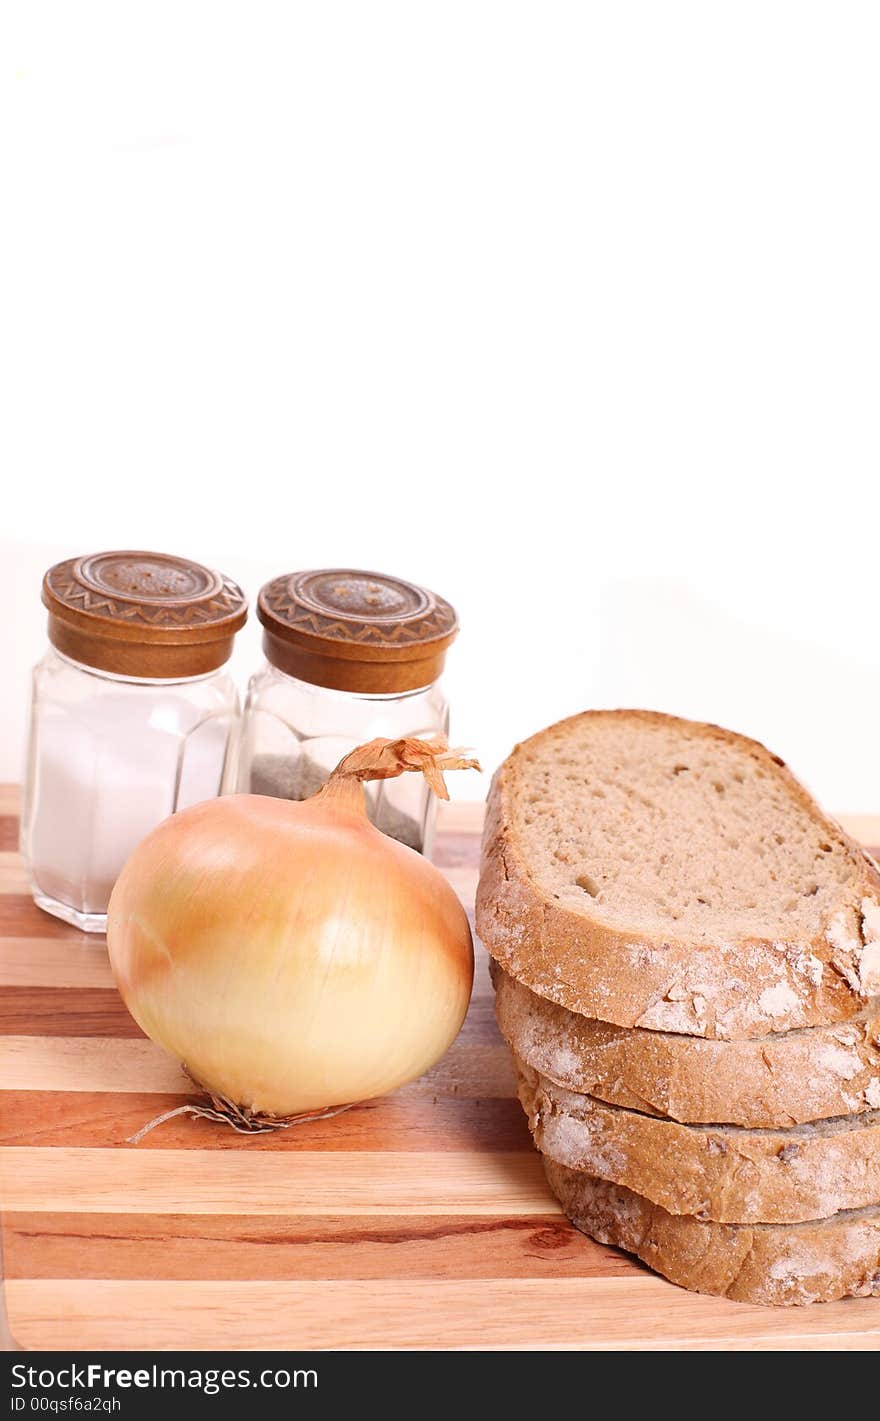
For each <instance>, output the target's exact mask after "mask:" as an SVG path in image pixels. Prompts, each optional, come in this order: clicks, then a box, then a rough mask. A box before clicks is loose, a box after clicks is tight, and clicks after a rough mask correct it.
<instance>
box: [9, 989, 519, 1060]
mask: <svg viewBox="0 0 880 1421" xmlns="http://www.w3.org/2000/svg"><path fill="white" fill-rule="evenodd" d="M143 1035H144V1033H143V1032H142V1031H141V1029H140V1027H139V1026H138V1024H137V1022H136V1021H135V1020H134V1018H133V1017H132V1016H131V1014H130V1013H129V1011H128V1009H127V1008H126V1006H125V1003H124V1002H123V1001H122V998H121V997H120V996H119V993H118V992H117V991H116V989H115V987H108V988H100V987H25V986H12V987H6V988H5V990H4V991H3V992H2V993H0V1036H114V1037H118V1038H126V1037H142V1036H143ZM459 1039H460V1041H461V1044H462V1046H468V1045H474V1046H488V1045H492V1044H499V1043H500V1041H501V1036H500V1034H499V1032H498V1028H497V1026H496V1025H495V1017H494V1013H493V1010H492V1002H491V999H490V998H489V997H488V995H480V996H478V997H477V998H475V1000H474V1001H473V1003H472V1005H471V1009H470V1011H469V1013H468V1016H467V1019H466V1021H465V1023H464V1026H463V1027H462V1032H461V1036H460V1038H459Z"/></svg>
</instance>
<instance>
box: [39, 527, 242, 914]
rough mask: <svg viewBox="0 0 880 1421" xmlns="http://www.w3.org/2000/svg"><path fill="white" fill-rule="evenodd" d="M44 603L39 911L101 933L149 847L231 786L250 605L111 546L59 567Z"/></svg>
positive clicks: (214, 581)
mask: <svg viewBox="0 0 880 1421" xmlns="http://www.w3.org/2000/svg"><path fill="white" fill-rule="evenodd" d="M43 603H44V605H45V606H46V607H47V608H48V611H49V642H50V647H49V650H48V651H47V653H46V655H45V656H44V657H43V659H42V661H40V662H39V664H38V665H37V666H36V667H35V669H34V673H33V691H32V699H31V718H30V738H29V746H28V763H27V775H26V787H25V798H24V807H23V811H22V853H23V856H24V859H25V861H26V865H27V868H28V872H29V874H30V880H31V886H32V891H33V896H34V901H35V902H36V903H37V904H38V905H39V906H40V907H41V908H44V909H45V910H46V912H48V913H53V914H54V915H55V916H56V917H58V918H63V919H64V920H65V921H66V922H68V923H72V924H73V925H74V926H75V927H78V928H81V929H83V930H84V931H86V932H103V931H104V929H105V927H106V922H107V917H106V915H107V905H108V902H109V899H110V893H111V890H112V888H113V884H114V882H115V881H116V878H117V876H118V874H119V872H120V870H121V869H122V866H123V864H124V863H125V861H126V859H127V858H128V856H129V854H130V853H131V852H132V850H133V849H134V848H135V847H136V846H137V844H138V843H139V842H140V841H141V839H143V838H144V836H145V835H146V834H148V833H149V831H150V830H151V829H152V828H154V826H155V825H156V824H158V823H159V822H160V821H161V820H162V819H166V818H167V817H168V815H170V814H173V813H174V812H175V811H176V810H178V809H183V808H185V807H186V806H187V805H190V804H195V803H197V802H198V801H199V800H203V799H212V798H214V796H216V795H218V794H220V793H221V792H223V790H224V789H226V788H229V787H230V786H229V785H228V784H227V781H228V780H229V779H230V778H231V777H232V775H233V774H234V767H233V765H232V763H231V750H232V748H233V746H234V741H235V736H236V733H237V725H238V709H239V707H238V693H237V691H236V688H235V684H234V682H233V681H232V679H231V677H230V676H229V675H227V673H226V672H225V671H224V670H223V669H222V668H223V666H224V665H225V663H226V661H227V660H228V659H229V656H230V654H231V652H232V645H233V640H234V637H235V633H236V632H237V631H238V630H239V628H240V627H241V626H242V625H243V624H244V621H245V618H246V617H247V602H246V600H245V597H244V594H243V593H242V591H241V588H240V587H238V586H237V585H236V584H235V583H234V582H231V581H230V580H229V579H228V578H226V577H222V576H221V575H220V574H219V573H216V572H212V571H211V570H210V569H209V568H206V567H202V566H201V564H200V563H195V562H190V561H188V560H187V559H185V558H178V557H169V556H167V555H165V554H163V553H143V552H110V553H96V554H94V555H93V556H90V557H81V558H72V559H70V560H69V561H67V562H61V563H57V564H56V565H55V566H54V567H50V569H49V571H48V572H47V573H46V576H45V578H44V579H43Z"/></svg>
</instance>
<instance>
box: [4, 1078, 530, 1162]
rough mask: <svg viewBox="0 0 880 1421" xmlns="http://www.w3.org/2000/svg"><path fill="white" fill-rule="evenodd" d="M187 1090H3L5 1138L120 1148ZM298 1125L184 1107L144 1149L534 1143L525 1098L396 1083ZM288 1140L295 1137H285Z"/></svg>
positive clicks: (424, 1148)
mask: <svg viewBox="0 0 880 1421" xmlns="http://www.w3.org/2000/svg"><path fill="white" fill-rule="evenodd" d="M180 1103H181V1102H180V1096H179V1095H121V1094H118V1093H117V1094H109V1093H108V1094H99V1093H95V1094H91V1093H88V1092H85V1091H57V1092H51V1093H49V1092H33V1093H32V1092H29V1091H6V1092H4V1093H3V1094H2V1095H0V1146H5V1145H32V1146H49V1145H53V1146H54V1145H69V1146H75V1147H79V1146H83V1145H88V1146H93V1147H96V1148H100V1149H118V1148H120V1147H122V1146H124V1145H125V1144H126V1143H127V1142H128V1140H129V1139H130V1138H131V1136H132V1135H134V1134H135V1133H136V1132H137V1131H138V1130H140V1129H141V1128H142V1127H143V1126H144V1125H146V1124H147V1123H148V1121H150V1120H155V1119H156V1117H157V1116H159V1115H163V1114H164V1113H165V1112H166V1111H168V1110H173V1109H174V1108H175V1107H176V1106H178V1105H180ZM295 1128H296V1140H295V1141H294V1140H293V1139H292V1136H291V1135H290V1134H289V1132H285V1133H284V1134H283V1135H278V1134H266V1135H252V1136H249V1137H248V1139H247V1140H246V1141H243V1140H242V1137H241V1136H240V1135H238V1134H237V1133H236V1132H235V1131H234V1130H231V1129H224V1128H223V1127H220V1126H218V1125H215V1124H214V1123H213V1122H211V1121H209V1120H198V1119H194V1118H193V1117H192V1116H189V1115H178V1116H176V1117H175V1118H174V1119H173V1120H168V1121H166V1122H165V1123H164V1124H163V1125H161V1126H159V1127H157V1128H156V1129H155V1130H153V1131H152V1132H151V1133H150V1134H149V1135H147V1136H145V1137H144V1139H143V1140H142V1141H141V1143H140V1144H139V1146H138V1149H140V1150H153V1149H166V1150H171V1149H174V1150H241V1149H243V1148H246V1149H247V1151H248V1153H249V1154H251V1153H254V1152H257V1151H263V1150H267V1151H273V1150H274V1151H277V1150H278V1149H280V1148H294V1149H296V1148H302V1149H308V1150H352V1151H353V1150H367V1151H369V1150H375V1148H376V1144H377V1142H378V1141H381V1143H382V1145H383V1147H386V1146H387V1148H388V1149H389V1150H421V1151H433V1150H469V1149H470V1150H520V1149H522V1150H526V1149H531V1137H530V1135H529V1130H528V1125H527V1124H526V1118H525V1116H524V1114H523V1112H522V1108H521V1107H520V1104H519V1101H518V1100H515V1099H513V1098H512V1097H509V1098H506V1099H492V1098H488V1099H481V1098H479V1097H477V1098H473V1097H466V1096H455V1097H448V1096H430V1095H425V1094H409V1093H407V1092H406V1091H396V1092H395V1094H394V1095H386V1096H382V1097H381V1099H379V1100H369V1101H365V1102H364V1104H363V1105H357V1106H353V1107H352V1109H351V1110H346V1111H345V1112H344V1113H343V1114H342V1115H334V1116H333V1117H332V1118H331V1119H328V1120H313V1121H310V1122H309V1124H308V1125H303V1126H298V1127H295ZM282 1142H290V1143H287V1144H283V1143H282Z"/></svg>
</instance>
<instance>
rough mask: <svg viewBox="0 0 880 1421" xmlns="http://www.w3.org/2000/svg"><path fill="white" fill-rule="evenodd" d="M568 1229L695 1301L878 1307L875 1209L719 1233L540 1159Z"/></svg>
mask: <svg viewBox="0 0 880 1421" xmlns="http://www.w3.org/2000/svg"><path fill="white" fill-rule="evenodd" d="M544 1169H545V1172H546V1174H547V1180H548V1182H549V1184H550V1188H551V1189H552V1190H553V1193H554V1194H555V1195H556V1197H557V1199H558V1200H559V1202H560V1204H561V1205H562V1208H563V1211H564V1212H565V1213H566V1214H567V1215H568V1217H569V1219H570V1220H571V1222H572V1223H573V1224H574V1226H575V1228H578V1229H580V1230H581V1231H582V1233H586V1234H589V1235H590V1237H591V1238H594V1239H596V1240H597V1241H598V1242H599V1243H605V1244H611V1245H613V1246H614V1247H617V1248H625V1249H627V1250H628V1251H629V1252H630V1253H635V1254H636V1255H637V1256H638V1257H639V1258H641V1259H642V1261H643V1262H644V1263H647V1264H648V1266H649V1267H650V1268H653V1269H654V1270H655V1271H656V1272H657V1273H662V1274H663V1276H664V1277H665V1278H669V1279H670V1281H671V1282H673V1283H678V1284H679V1285H680V1286H681V1287H683V1288H691V1289H692V1290H693V1291H695V1292H698V1293H711V1294H713V1295H714V1296H716V1297H724V1298H731V1299H734V1300H736V1301H737V1302H744V1303H763V1304H765V1305H769V1306H773V1307H792V1306H801V1305H803V1304H805V1303H817V1302H823V1303H824V1302H833V1301H834V1300H835V1299H836V1298H851V1297H857V1298H866V1297H880V1208H878V1207H876V1206H874V1207H871V1208H867V1209H859V1210H856V1211H853V1212H846V1213H840V1214H835V1215H833V1216H832V1217H831V1218H828V1219H820V1220H818V1221H815V1222H813V1223H802V1224H718V1223H711V1222H709V1221H703V1220H701V1219H692V1218H687V1217H685V1216H682V1215H675V1214H669V1213H667V1211H666V1210H665V1209H662V1208H661V1207H660V1205H659V1204H652V1203H651V1201H650V1200H648V1199H644V1198H642V1196H641V1195H639V1194H635V1193H633V1191H632V1190H630V1189H626V1188H624V1187H623V1186H622V1185H619V1184H611V1183H609V1182H608V1181H607V1180H604V1179H593V1178H591V1177H590V1175H588V1174H578V1173H576V1172H575V1171H574V1170H571V1169H566V1168H565V1167H564V1166H563V1165H560V1164H554V1162H553V1161H552V1160H549V1159H545V1161H544Z"/></svg>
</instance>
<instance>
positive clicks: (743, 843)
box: [477, 710, 880, 1039]
mask: <svg viewBox="0 0 880 1421" xmlns="http://www.w3.org/2000/svg"><path fill="white" fill-rule="evenodd" d="M477 930H478V932H479V934H480V937H481V938H482V940H483V942H484V943H485V945H486V947H487V948H488V950H489V952H490V953H491V954H492V956H493V957H495V958H496V959H497V960H498V961H499V962H500V963H501V965H502V967H504V968H505V970H506V971H507V972H509V973H510V974H511V975H512V976H513V977H516V978H517V979H518V980H519V981H521V982H524V983H525V984H526V986H528V987H530V988H531V990H532V991H534V992H537V993H538V994H539V995H540V996H544V997H547V998H548V999H549V1000H550V1001H554V1002H557V1003H558V1004H559V1005H561V1006H565V1007H568V1008H569V1009H570V1010H571V1011H575V1012H580V1013H582V1014H583V1015H585V1016H591V1017H596V1018H598V1019H599V1020H600V1021H607V1022H611V1023H613V1024H615V1025H618V1026H627V1027H630V1026H639V1027H645V1028H648V1029H651V1030H656V1031H672V1032H677V1033H683V1034H686V1035H692V1036H703V1037H708V1038H713V1039H738V1038H740V1039H741V1038H747V1037H752V1036H763V1035H765V1034H766V1033H768V1032H773V1031H784V1030H790V1029H792V1028H796V1027H802V1026H814V1025H825V1024H827V1023H829V1022H833V1021H841V1020H845V1019H846V1018H848V1017H852V1016H855V1015H857V1014H858V1013H859V1012H861V1011H862V1010H863V1009H864V1007H865V1006H866V1004H867V1002H868V1000H869V999H870V998H871V997H873V996H877V995H880V870H878V867H877V865H876V864H875V863H874V861H873V860H872V859H871V858H870V856H869V855H868V854H867V853H865V851H864V850H863V849H861V848H860V847H859V846H858V845H857V844H856V843H855V842H854V841H853V840H852V839H850V838H849V837H848V835H847V834H845V833H844V831H843V830H842V829H841V828H840V826H839V825H838V824H836V823H834V821H833V820H831V819H829V818H828V817H827V816H826V815H825V814H823V813H822V811H821V810H820V809H819V807H818V805H817V804H816V803H815V802H814V800H813V799H812V798H811V797H810V795H809V794H808V793H807V791H806V790H805V789H804V788H803V786H802V785H800V784H799V782H798V781H797V780H796V779H795V778H794V776H793V775H792V774H791V773H790V771H789V770H788V769H787V768H786V766H785V765H784V764H783V762H782V761H781V760H780V759H779V758H778V757H777V756H775V755H771V754H770V752H769V751H768V750H766V749H765V748H764V747H763V746H762V745H759V744H758V743H757V742H756V741H753V740H747V739H745V738H744V737H743V736H741V735H735V734H733V733H732V732H731V731H728V730H722V729H720V728H719V727H718V726H714V725H702V724H698V723H696V722H693V721H687V720H680V719H678V718H677V717H675V716H666V715H659V714H655V713H652V712H648V711H626V710H621V711H587V712H585V713H584V714H582V715H578V716H573V717H572V718H571V719H570V720H564V721H560V722H559V724H558V725H554V726H551V727H550V728H549V729H548V730H544V731H541V732H540V733H539V734H538V735H534V736H532V738H531V739H530V740H527V741H525V742H524V743H523V744H522V745H518V746H517V748H516V749H515V750H514V752H513V754H512V755H510V756H509V758H508V759H507V760H506V761H505V762H504V764H503V765H502V766H501V768H500V769H499V770H498V771H497V773H496V775H495V777H494V779H493V781H492V787H491V789H490V792H489V799H488V804H487V816H486V827H485V831H484V836H483V855H482V867H481V874H480V883H479V887H478V891H477Z"/></svg>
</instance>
